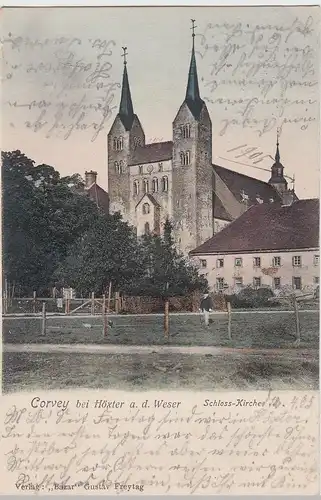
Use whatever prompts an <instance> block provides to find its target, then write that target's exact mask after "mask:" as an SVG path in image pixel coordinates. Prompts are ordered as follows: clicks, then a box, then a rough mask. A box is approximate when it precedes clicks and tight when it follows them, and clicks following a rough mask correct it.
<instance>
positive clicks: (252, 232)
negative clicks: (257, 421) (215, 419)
mask: <svg viewBox="0 0 321 500" xmlns="http://www.w3.org/2000/svg"><path fill="white" fill-rule="evenodd" d="M319 14H320V9H319V7H317V6H316V7H313V6H301V7H300V6H286V7H284V6H273V7H267V6H266V7H264V6H256V7H255V6H252V7H248V6H244V7H241V6H237V7H198V6H194V7H193V6H189V7H46V8H44V7H33V8H31V7H30V8H26V7H24V8H23V7H21V8H5V9H4V10H3V12H2V17H3V19H2V28H3V29H2V59H3V61H2V96H1V112H2V153H1V156H2V392H3V394H9V393H12V394H13V393H20V392H32V391H53V390H71V389H72V390H75V389H90V390H98V389H104V390H113V391H117V390H122V391H131V392H133V393H134V392H142V391H150V390H162V391H163V390H165V391H189V392H190V393H191V394H193V393H194V392H195V391H197V392H200V391H215V392H216V393H218V392H220V393H221V394H222V395H223V396H224V393H225V392H227V391H260V390H262V391H271V390H272V391H275V390H278V391H290V390H293V391H294V390H295V391H308V390H318V388H319V274H320V273H319V268H320V262H319V260H320V256H319V181H320V179H319V166H320V116H319V115H320V101H319V96H320V87H319V76H320V48H319V32H320V29H319V23H320V15H319ZM223 396H222V397H223ZM208 401H210V400H208ZM209 404H210V403H209ZM218 404H219V403H218Z"/></svg>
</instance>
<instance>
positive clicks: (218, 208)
mask: <svg viewBox="0 0 321 500" xmlns="http://www.w3.org/2000/svg"><path fill="white" fill-rule="evenodd" d="M213 217H214V218H215V219H223V220H227V221H230V222H231V221H232V220H233V218H232V216H231V215H230V214H229V213H228V212H227V210H226V209H225V207H224V205H223V203H222V202H221V200H220V199H219V197H218V196H217V195H216V194H214V196H213Z"/></svg>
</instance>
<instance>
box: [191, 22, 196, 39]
mask: <svg viewBox="0 0 321 500" xmlns="http://www.w3.org/2000/svg"><path fill="white" fill-rule="evenodd" d="M191 21H192V27H191V30H193V34H192V37H193V38H194V37H195V28H197V26H195V19H191Z"/></svg>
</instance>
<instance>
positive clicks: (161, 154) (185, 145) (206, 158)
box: [108, 33, 296, 255]
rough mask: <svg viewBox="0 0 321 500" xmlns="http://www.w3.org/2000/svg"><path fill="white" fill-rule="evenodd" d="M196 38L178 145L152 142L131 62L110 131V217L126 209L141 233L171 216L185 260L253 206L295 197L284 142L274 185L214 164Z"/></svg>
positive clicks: (177, 122)
mask: <svg viewBox="0 0 321 500" xmlns="http://www.w3.org/2000/svg"><path fill="white" fill-rule="evenodd" d="M194 36H195V35H194V33H193V44H192V54H191V61H190V66H189V72H188V79H187V88H186V94H185V99H184V100H183V102H182V104H181V106H180V108H179V110H178V112H177V114H176V116H175V118H174V121H173V137H172V141H166V142H157V143H152V144H146V142H145V133H144V129H143V127H142V125H141V123H140V121H139V118H138V116H137V115H136V114H135V113H134V107H133V102H132V97H131V91H130V86H129V78H128V72H127V62H126V59H124V72H123V81H122V90H121V99H120V106H119V112H118V114H117V116H116V118H115V120H114V122H113V125H112V127H111V129H110V131H109V134H108V194H109V198H110V212H111V213H113V212H118V211H119V212H120V213H121V214H122V216H123V218H124V219H125V220H126V221H128V222H129V223H130V224H132V225H133V226H135V227H136V228H137V235H138V236H140V235H142V234H144V233H146V232H156V233H158V234H159V233H161V232H162V226H163V223H164V222H165V220H166V218H167V217H169V219H170V220H171V222H172V224H173V228H174V236H175V241H176V245H177V247H178V249H179V250H180V251H181V252H183V253H184V254H185V255H188V253H189V252H190V251H191V250H193V249H195V248H196V247H198V246H199V245H201V244H202V243H204V242H205V241H206V240H208V239H210V238H211V237H212V236H213V234H215V233H217V232H218V231H220V230H221V229H222V228H223V227H225V226H226V225H227V224H229V223H230V222H232V221H233V220H235V219H237V218H238V217H239V216H240V215H242V213H243V212H244V211H246V210H247V209H248V208H249V207H250V206H252V205H254V204H259V203H273V202H282V200H283V198H285V197H289V196H292V197H294V198H296V196H295V194H294V192H293V191H291V190H289V189H288V186H287V181H286V179H285V177H284V167H283V165H282V164H281V163H280V154H279V145H278V144H277V151H276V155H275V163H274V165H273V166H272V168H271V178H270V180H269V182H263V181H260V180H258V179H255V178H253V177H249V176H246V175H243V174H240V173H237V172H234V171H232V170H230V169H227V168H224V167H222V166H219V165H214V164H213V163H212V123H211V118H210V115H209V112H208V110H207V107H206V104H205V102H204V101H203V100H202V98H201V96H200V91H199V84H198V76H197V66H196V58H195V49H194Z"/></svg>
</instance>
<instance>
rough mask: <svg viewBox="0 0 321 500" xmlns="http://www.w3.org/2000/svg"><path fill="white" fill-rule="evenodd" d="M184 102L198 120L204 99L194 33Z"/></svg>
mask: <svg viewBox="0 0 321 500" xmlns="http://www.w3.org/2000/svg"><path fill="white" fill-rule="evenodd" d="M185 102H186V104H187V106H188V107H189V109H190V111H191V113H192V114H193V116H194V118H195V119H196V120H199V117H200V114H201V111H202V107H203V105H204V101H203V100H202V99H201V97H200V91H199V86H198V78H197V67H196V59H195V49H194V35H193V47H192V55H191V62H190V66H189V72H188V80H187V87H186V96H185Z"/></svg>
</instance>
